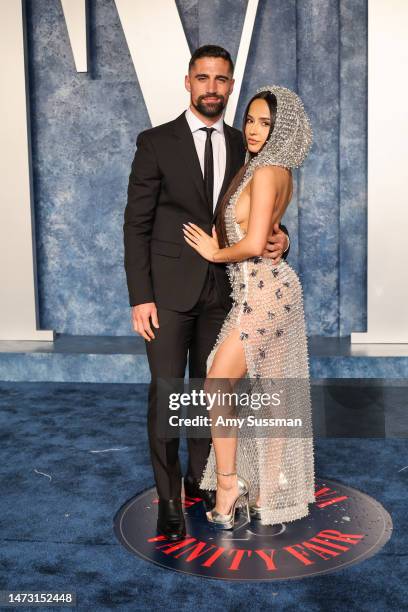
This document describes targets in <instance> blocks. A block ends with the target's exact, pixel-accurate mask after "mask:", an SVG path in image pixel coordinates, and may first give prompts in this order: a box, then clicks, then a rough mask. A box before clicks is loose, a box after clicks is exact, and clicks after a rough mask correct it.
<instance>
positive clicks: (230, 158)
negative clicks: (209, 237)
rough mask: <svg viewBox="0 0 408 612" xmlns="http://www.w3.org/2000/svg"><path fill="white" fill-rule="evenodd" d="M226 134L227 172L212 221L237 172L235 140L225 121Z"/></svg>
mask: <svg viewBox="0 0 408 612" xmlns="http://www.w3.org/2000/svg"><path fill="white" fill-rule="evenodd" d="M224 136H225V150H226V163H225V174H224V180H223V182H222V187H221V191H220V194H219V196H218V200H217V204H216V207H215V209H214V213H213V217H212V223H214V221H215V217H216V216H217V213H218V210H219V208H220V204H221V200H222V198H223V197H224V194H225V192H226V191H227V189H228V187H229V185H230V183H231V181H232V179H233V177H234V174H235V165H236V155H235V149H234V141H233V139H232V135H231V131H230V128H229V126H228V125H227V124H226V123H225V122H224Z"/></svg>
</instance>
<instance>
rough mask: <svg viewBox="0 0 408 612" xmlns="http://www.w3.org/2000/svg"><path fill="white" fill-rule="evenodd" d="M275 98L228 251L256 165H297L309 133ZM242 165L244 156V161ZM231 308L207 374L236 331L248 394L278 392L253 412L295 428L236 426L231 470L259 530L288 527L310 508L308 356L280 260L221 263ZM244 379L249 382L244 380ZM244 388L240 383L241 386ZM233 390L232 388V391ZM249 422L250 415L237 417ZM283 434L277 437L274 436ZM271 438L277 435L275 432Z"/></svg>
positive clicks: (291, 102) (293, 283) (283, 95)
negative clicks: (274, 400) (295, 422)
mask: <svg viewBox="0 0 408 612" xmlns="http://www.w3.org/2000/svg"><path fill="white" fill-rule="evenodd" d="M265 90H267V91H271V92H272V93H274V94H275V96H276V98H277V111H276V119H275V126H274V129H273V131H272V134H271V137H270V139H269V140H268V141H267V142H266V144H265V146H264V147H263V149H262V151H261V152H260V153H259V154H258V155H257V156H255V157H253V158H252V160H251V161H250V163H249V164H248V166H247V169H246V172H245V174H244V176H243V178H242V180H241V183H240V184H239V186H238V188H237V190H236V191H235V193H234V194H233V195H232V196H231V198H230V201H229V203H228V205H227V207H226V210H225V225H226V233H227V237H228V241H229V244H230V245H233V244H235V243H236V242H238V241H239V240H241V239H242V238H243V237H244V233H243V231H242V228H241V227H240V225H239V224H238V223H237V222H236V220H235V205H236V202H237V200H238V198H239V196H240V194H241V192H242V190H243V189H244V188H245V186H246V185H247V184H248V182H249V181H250V180H251V178H252V176H253V173H254V171H255V169H256V168H257V167H259V166H264V165H280V166H284V167H286V168H294V167H298V166H300V165H301V163H302V162H303V160H304V158H305V157H306V155H307V153H308V151H309V149H310V146H311V143H312V131H311V127H310V123H309V120H308V117H307V115H306V112H305V110H304V108H303V104H302V101H301V100H300V98H299V97H298V96H297V95H296V94H295V93H294V92H292V91H290V90H288V89H286V88H284V87H278V86H270V87H265V88H262V89H259V90H258V91H265ZM247 159H248V157H247ZM227 272H228V275H229V279H230V282H231V287H232V293H231V297H232V304H233V305H232V308H231V310H230V311H229V313H228V315H227V317H226V319H225V321H224V323H223V325H222V328H221V330H220V333H219V335H218V338H217V341H216V343H215V345H214V347H213V349H212V351H211V353H210V354H209V356H208V359H207V373H208V372H209V370H210V368H211V364H212V362H213V359H214V357H215V354H216V352H217V350H218V348H219V346H220V344H221V343H222V342H223V341H224V340H225V339H226V338H227V337H228V336H229V334H230V333H231V332H232V331H233V330H235V329H236V328H238V329H239V331H240V336H239V337H240V340H241V342H242V345H243V348H244V352H245V358H246V365H247V373H246V375H245V377H244V378H245V379H246V380H247V382H248V384H250V385H252V387H251V392H252V393H253V392H254V390H256V391H259V392H267V393H269V394H271V393H273V392H274V391H277V390H279V392H282V393H280V405H279V407H278V408H276V407H274V406H273V405H270V406H268V407H266V408H263V409H262V410H261V411H259V413H258V414H259V416H262V417H265V416H267V417H270V418H273V417H275V418H276V417H284V418H286V419H295V418H300V419H301V420H302V427H301V428H300V430H299V428H298V429H297V431H296V428H293V431H290V429H289V428H286V429H285V430H283V429H279V428H278V429H276V430H274V429H273V428H272V429H271V428H265V427H259V428H255V430H254V429H253V428H250V427H244V428H243V429H242V430H241V431H238V433H237V438H238V441H237V459H236V467H237V472H238V474H239V475H240V476H242V477H243V478H245V479H246V480H247V481H248V483H249V489H250V491H249V497H250V503H251V504H254V503H256V501H257V500H258V499H260V506H261V523H262V524H264V525H272V524H275V523H282V522H289V521H294V520H296V519H299V518H301V517H304V516H306V515H307V514H308V512H309V509H308V504H309V503H312V502H313V501H314V454H313V439H312V423H311V399H310V384H309V364H308V349H307V339H306V327H305V318H304V310H303V298H302V287H301V284H300V281H299V278H298V276H297V274H296V272H295V271H294V270H293V269H292V268H291V267H290V266H289V265H288V264H287V263H286V261H284V260H281V262H280V263H279V264H278V265H275V264H272V262H271V260H270V259H268V258H262V257H251V258H250V259H247V260H244V261H241V262H234V263H229V264H227ZM248 379H249V380H248ZM244 382H245V381H244ZM234 390H236V387H234ZM250 414H252V415H253V416H255V417H257V416H258V415H257V414H255V415H254V411H253V409H252V408H248V409H247V410H246V412H245V409H244V411H242V410H241V411H240V413H239V416H240V417H248V416H249V415H250ZM283 431H284V432H285V433H284V434H283V433H281V435H279V432H283ZM276 432H278V433H276ZM215 469H216V458H215V452H214V448H213V446H212V447H211V451H210V454H209V457H208V460H207V464H206V467H205V469H204V472H203V476H202V480H201V483H200V486H201V488H203V489H210V490H215V489H216V488H217V479H216V474H215Z"/></svg>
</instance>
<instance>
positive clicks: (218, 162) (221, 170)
mask: <svg viewBox="0 0 408 612" xmlns="http://www.w3.org/2000/svg"><path fill="white" fill-rule="evenodd" d="M186 119H187V123H188V125H189V126H190V130H191V133H192V134H193V138H194V144H195V148H196V151H197V155H198V159H199V160H200V166H201V172H202V175H203V177H204V153H205V141H206V140H207V134H206V132H203V131H202V130H200V128H203V127H212V128H214V129H215V132H213V133H212V134H211V142H212V148H213V158H214V192H213V210H214V209H215V206H216V204H217V200H218V196H219V194H220V191H221V187H222V183H223V182H224V175H225V166H226V148H225V136H224V118H223V116H221V117H220V118H219V119H218V121H216V122H215V123H213V124H212V125H206V124H205V123H203V122H202V121H201V119H199V118H198V117H197V116H196V115H195V114H194V113H193V112H192V110H191V109H190V108H188V109H187V110H186Z"/></svg>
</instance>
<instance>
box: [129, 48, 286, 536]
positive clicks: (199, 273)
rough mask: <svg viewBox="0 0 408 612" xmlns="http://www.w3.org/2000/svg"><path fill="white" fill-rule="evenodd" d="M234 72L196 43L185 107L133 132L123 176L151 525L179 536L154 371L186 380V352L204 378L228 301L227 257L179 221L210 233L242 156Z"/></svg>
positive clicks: (282, 236) (196, 464)
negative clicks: (143, 359)
mask: <svg viewBox="0 0 408 612" xmlns="http://www.w3.org/2000/svg"><path fill="white" fill-rule="evenodd" d="M232 76H233V63H232V60H231V57H230V55H229V53H228V52H227V51H226V50H225V49H222V48H221V47H218V46H214V45H206V46H204V47H200V48H199V49H197V50H196V51H195V52H194V54H193V55H192V57H191V60H190V63H189V71H188V75H187V76H186V78H185V86H186V89H187V90H188V91H189V92H190V94H191V95H190V107H189V109H187V111H185V112H183V113H182V114H181V115H180V116H179V117H177V119H175V120H174V121H170V122H169V123H165V124H163V125H160V126H157V127H154V128H151V129H148V130H145V131H143V132H141V133H140V134H139V136H138V138H137V143H136V144H137V150H136V153H135V156H134V160H133V163H132V169H131V173H130V176H129V186H128V201H127V206H126V210H125V219H124V220H125V222H124V226H123V230H124V243H125V270H126V277H127V284H128V290H129V302H130V306H131V307H132V319H133V326H134V330H135V331H136V332H137V333H139V334H140V335H142V336H143V338H145V340H146V351H147V357H148V361H149V367H150V371H151V376H152V380H151V383H150V387H149V409H148V434H149V444H150V453H151V460H152V465H153V471H154V476H155V481H156V487H157V492H158V496H159V514H158V522H157V527H158V531H159V532H160V533H162V534H164V535H166V536H167V537H168V538H169V539H174V540H175V539H179V538H181V537H183V536H184V535H185V523H184V516H183V512H182V506H181V482H182V474H181V470H180V463H179V457H178V447H179V439H178V438H162V437H161V438H160V437H159V436H158V435H157V420H158V410H159V408H158V402H157V395H158V393H157V391H158V384H157V379H159V378H162V379H165V378H172V379H177V378H178V379H183V378H184V375H185V369H186V364H187V355H188V359H189V375H190V377H191V378H201V379H204V378H205V375H206V360H207V357H208V355H209V353H210V351H211V349H212V348H213V346H214V344H215V341H216V338H217V335H218V333H219V331H220V328H221V325H222V323H223V321H224V319H225V317H226V315H227V313H228V311H229V310H230V308H231V298H230V293H231V286H230V283H229V279H228V276H227V273H226V267H225V264H212V263H210V262H208V261H207V260H205V259H204V258H202V257H201V256H200V255H199V254H198V253H197V252H196V251H195V250H194V249H192V248H190V247H189V246H188V244H186V242H185V240H184V235H183V231H182V228H183V223H187V222H188V221H192V222H193V223H195V224H197V225H198V226H199V227H201V228H202V229H203V230H204V231H206V232H207V233H208V234H210V235H211V231H212V226H213V224H214V223H215V219H216V215H217V212H218V210H219V205H220V202H221V199H222V197H223V195H224V193H225V192H226V190H227V188H228V186H229V184H230V182H231V180H232V178H233V177H234V175H235V174H236V173H237V171H238V169H239V168H240V167H241V166H242V165H243V163H244V158H245V148H244V144H243V138H242V134H241V132H240V131H239V130H237V129H235V128H233V127H230V126H228V125H227V124H226V123H224V121H223V111H224V109H225V106H226V104H227V101H228V97H229V95H230V94H231V92H232V89H233V85H234V80H233V78H232ZM211 128H212V129H211ZM278 229H279V231H275V232H274V234H273V235H271V236H270V239H269V242H268V245H267V250H266V251H265V253H264V256H266V257H271V258H272V260H273V261H274V262H276V263H277V262H278V261H279V259H280V257H281V256H282V253H285V254H284V256H286V255H287V252H288V249H289V238H288V236H287V230H286V228H285V227H284V226H280V228H278ZM152 325H153V326H154V328H155V330H154V331H153V330H152ZM187 443H188V451H189V462H188V468H187V474H186V476H185V478H184V489H185V493H186V494H187V495H189V496H193V497H197V496H198V497H201V498H203V500H204V502H205V503H206V506H207V508H211V507H212V506H213V505H214V495H211V493H210V492H208V491H207V492H205V491H201V490H200V489H199V485H198V483H199V481H200V479H201V475H202V472H203V470H204V467H205V464H206V460H207V457H208V454H209V451H210V444H211V440H210V439H207V438H205V439H197V438H188V440H187Z"/></svg>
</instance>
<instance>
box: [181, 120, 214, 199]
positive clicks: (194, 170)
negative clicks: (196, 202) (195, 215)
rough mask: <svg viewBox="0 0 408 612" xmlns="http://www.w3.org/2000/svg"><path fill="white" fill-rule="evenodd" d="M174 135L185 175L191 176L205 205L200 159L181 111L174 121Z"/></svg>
mask: <svg viewBox="0 0 408 612" xmlns="http://www.w3.org/2000/svg"><path fill="white" fill-rule="evenodd" d="M174 137H175V138H176V139H177V141H178V147H179V151H180V153H181V156H182V158H183V160H184V163H185V165H186V176H191V178H192V180H193V182H194V184H195V186H196V188H197V191H198V193H199V194H200V196H201V198H202V200H203V201H204V203H205V205H207V198H206V195H205V186H204V179H203V174H202V172H201V166H200V160H199V159H198V155H197V150H196V148H195V144H194V138H193V135H192V133H191V130H190V127H189V125H188V123H187V119H186V117H185V113H182V114H181V115H180V116H179V117H177V119H176V120H175V121H174Z"/></svg>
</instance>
